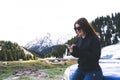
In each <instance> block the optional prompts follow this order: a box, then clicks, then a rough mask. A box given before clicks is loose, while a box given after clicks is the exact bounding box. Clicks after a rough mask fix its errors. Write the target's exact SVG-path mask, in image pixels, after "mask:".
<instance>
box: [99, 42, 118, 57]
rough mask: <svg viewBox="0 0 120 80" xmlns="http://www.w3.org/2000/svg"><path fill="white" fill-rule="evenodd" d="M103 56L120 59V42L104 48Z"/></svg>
mask: <svg viewBox="0 0 120 80" xmlns="http://www.w3.org/2000/svg"><path fill="white" fill-rule="evenodd" d="M101 58H106V59H120V42H119V43H117V44H114V45H110V46H106V47H104V48H102V50H101Z"/></svg>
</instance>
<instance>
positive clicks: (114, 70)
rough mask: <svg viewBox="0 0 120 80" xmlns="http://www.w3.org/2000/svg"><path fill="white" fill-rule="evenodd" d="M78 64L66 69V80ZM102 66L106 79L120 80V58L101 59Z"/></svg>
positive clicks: (68, 79)
mask: <svg viewBox="0 0 120 80" xmlns="http://www.w3.org/2000/svg"><path fill="white" fill-rule="evenodd" d="M77 66H78V65H77V64H74V65H71V66H70V67H68V68H67V69H66V70H65V72H64V79H65V80H70V76H71V74H72V73H73V72H74V71H75V69H76V68H77ZM100 66H101V68H102V71H103V75H104V80H120V60H100Z"/></svg>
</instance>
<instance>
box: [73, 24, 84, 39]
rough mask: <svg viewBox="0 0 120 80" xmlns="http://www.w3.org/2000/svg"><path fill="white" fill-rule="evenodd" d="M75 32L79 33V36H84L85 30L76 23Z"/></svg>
mask: <svg viewBox="0 0 120 80" xmlns="http://www.w3.org/2000/svg"><path fill="white" fill-rule="evenodd" d="M74 29H75V32H76V34H77V36H78V37H82V36H83V35H84V31H83V29H81V27H80V25H79V24H75V28H74Z"/></svg>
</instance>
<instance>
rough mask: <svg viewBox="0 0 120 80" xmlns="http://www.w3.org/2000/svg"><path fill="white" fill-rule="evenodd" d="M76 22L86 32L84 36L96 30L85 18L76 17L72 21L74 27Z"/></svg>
mask: <svg viewBox="0 0 120 80" xmlns="http://www.w3.org/2000/svg"><path fill="white" fill-rule="evenodd" d="M76 24H79V25H80V27H81V29H83V31H84V32H85V33H86V36H87V35H96V36H98V35H97V34H96V31H95V29H94V28H93V26H92V25H91V24H90V23H89V22H88V21H87V19H86V18H84V17H83V18H80V19H78V20H77V21H76V22H75V23H74V27H76Z"/></svg>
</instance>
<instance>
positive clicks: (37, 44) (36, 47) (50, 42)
mask: <svg viewBox="0 0 120 80" xmlns="http://www.w3.org/2000/svg"><path fill="white" fill-rule="evenodd" d="M72 37H74V35H71V34H66V35H62V34H58V33H56V34H53V33H45V34H42V35H41V36H40V37H38V38H36V39H35V40H33V41H31V42H29V43H28V44H26V45H25V47H26V48H27V49H29V50H33V51H35V52H38V53H40V52H41V51H42V50H44V51H47V50H46V49H47V48H49V47H52V46H54V48H55V47H57V46H56V45H61V44H64V43H65V42H67V40H70V39H71V38H72ZM52 49H53V47H52Z"/></svg>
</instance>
